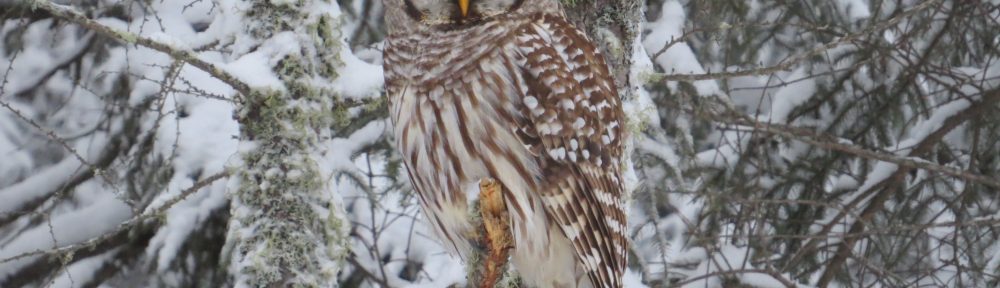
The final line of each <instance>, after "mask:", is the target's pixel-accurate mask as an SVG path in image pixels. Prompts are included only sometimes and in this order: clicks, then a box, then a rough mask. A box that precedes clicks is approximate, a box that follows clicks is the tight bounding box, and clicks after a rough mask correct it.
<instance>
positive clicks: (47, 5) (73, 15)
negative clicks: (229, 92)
mask: <svg viewBox="0 0 1000 288" xmlns="http://www.w3.org/2000/svg"><path fill="white" fill-rule="evenodd" d="M25 2H26V4H27V5H29V7H31V8H32V9H42V10H44V11H46V12H49V13H52V15H54V16H56V17H59V18H60V19H63V20H66V21H69V22H72V23H75V24H77V25H80V26H83V27H84V28H87V29H90V30H93V31H94V32H97V33H98V34H101V35H104V36H106V37H110V38H112V39H115V40H118V41H121V42H125V43H128V44H135V45H139V46H143V47H146V48H150V49H153V50H156V51H160V52H163V53H166V54H168V55H170V57H173V58H174V59H176V60H179V61H183V62H185V63H188V64H191V66H194V67H197V68H198V69H201V70H202V71H205V72H206V73H208V74H209V75H212V77H215V78H216V79H219V80H220V81H222V82H223V83H226V84H227V85H229V86H231V87H233V89H235V90H236V91H237V92H239V93H240V94H242V95H248V94H250V91H251V88H250V85H248V84H247V83H245V82H243V81H242V80H239V79H238V78H236V76H233V75H232V74H230V73H229V72H226V71H225V70H223V69H222V68H219V66H217V65H215V64H212V63H210V62H208V61H205V60H202V59H201V58H199V57H198V55H197V54H195V52H194V51H191V50H188V49H182V48H179V47H174V46H171V45H170V44H166V43H162V42H159V41H156V40H153V39H150V38H147V37H143V36H140V35H136V34H134V33H132V32H128V31H121V30H117V29H114V28H111V27H108V26H107V25H104V24H101V23H98V22H97V21H94V20H92V19H90V18H87V17H86V16H84V15H83V14H80V13H79V12H77V11H75V10H74V9H73V8H71V7H69V6H64V5H59V4H55V3H52V2H50V1H47V0H25Z"/></svg>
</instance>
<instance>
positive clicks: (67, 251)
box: [0, 171, 230, 264]
mask: <svg viewBox="0 0 1000 288" xmlns="http://www.w3.org/2000/svg"><path fill="white" fill-rule="evenodd" d="M229 174H230V173H229V171H223V172H219V173H216V174H215V175H212V176H209V177H208V178H205V179H202V180H201V181H198V182H196V183H194V184H192V185H191V187H189V188H187V189H185V190H183V191H181V193H180V194H179V195H177V197H174V198H171V199H170V200H167V201H166V202H164V203H163V205H160V206H159V207H156V208H155V209H152V210H150V211H147V212H145V213H142V214H140V215H137V216H135V217H132V219H129V220H128V221H125V222H122V223H121V224H118V228H117V229H115V230H114V231H111V232H108V233H105V234H104V235H101V236H98V237H94V238H91V239H90V240H87V241H83V242H80V243H76V244H71V245H66V246H62V247H59V248H56V249H51V250H35V251H30V252H25V253H22V254H18V255H16V256H12V257H9V258H4V259H0V264H3V263H7V262H11V261H16V260H19V259H23V258H27V257H32V256H37V255H55V254H62V255H71V254H72V253H74V252H76V251H77V250H81V249H84V248H88V247H95V246H97V245H98V244H101V243H103V242H105V241H107V240H109V239H111V238H113V237H114V236H115V235H118V234H119V233H121V232H124V231H127V230H129V229H132V228H133V227H134V226H136V225H138V224H139V223H142V221H144V220H146V219H151V218H155V217H159V216H160V215H163V213H164V212H166V211H167V210H168V209H170V208H171V207H173V206H174V205H176V204H177V203H180V202H181V201H183V200H184V199H186V198H187V197H188V196H191V194H194V193H195V192H198V191H200V190H201V188H205V187H206V186H208V185H211V184H212V183H214V182H215V181H217V180H220V179H223V178H226V177H229Z"/></svg>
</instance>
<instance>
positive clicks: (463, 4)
mask: <svg viewBox="0 0 1000 288" xmlns="http://www.w3.org/2000/svg"><path fill="white" fill-rule="evenodd" d="M458 9H461V10H462V18H465V17H467V16H469V0H458Z"/></svg>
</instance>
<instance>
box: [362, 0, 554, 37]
mask: <svg viewBox="0 0 1000 288" xmlns="http://www.w3.org/2000/svg"><path fill="white" fill-rule="evenodd" d="M382 2H383V3H384V5H385V8H386V17H385V20H386V23H387V25H388V28H389V31H390V32H391V31H399V30H409V29H414V28H419V27H433V28H443V29H449V28H454V29H458V28H462V27H469V26H474V25H478V24H481V23H482V22H484V21H489V20H491V19H494V18H495V17H497V16H500V15H509V14H525V15H527V14H532V13H538V12H552V13H556V12H558V11H559V9H558V7H559V6H558V5H559V3H558V1H557V0H383V1H382Z"/></svg>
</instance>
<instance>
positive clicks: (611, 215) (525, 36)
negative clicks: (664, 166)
mask: <svg viewBox="0 0 1000 288" xmlns="http://www.w3.org/2000/svg"><path fill="white" fill-rule="evenodd" d="M516 34H517V35H516V37H517V39H516V43H517V44H516V45H517V46H518V49H519V51H520V53H521V55H522V56H523V57H522V58H521V59H520V63H518V64H519V66H520V67H521V69H523V72H524V73H523V76H522V77H523V79H524V81H523V82H524V83H522V84H523V85H522V86H523V87H522V91H521V92H522V93H523V95H524V98H523V101H522V104H523V106H522V110H523V111H522V113H523V114H524V115H527V116H528V117H527V121H525V122H524V123H520V124H521V125H520V126H519V127H518V128H517V129H518V131H516V135H518V137H520V138H521V140H522V142H523V143H524V144H525V146H527V147H528V148H529V149H530V150H531V151H533V153H535V155H536V157H538V159H539V161H540V167H541V168H542V170H543V172H544V175H543V176H544V179H543V180H542V183H543V184H542V185H541V187H542V189H541V191H538V193H540V194H541V198H542V201H543V203H544V204H545V205H544V206H545V208H546V210H547V211H546V212H547V213H548V214H549V216H550V218H551V219H553V220H554V221H555V222H556V224H557V225H558V226H559V227H560V229H561V230H562V232H563V233H564V234H565V235H566V236H567V237H568V238H569V239H570V240H571V242H572V243H573V245H574V249H575V251H576V255H577V260H578V262H579V263H580V264H581V265H582V266H583V267H584V268H586V269H587V274H588V277H590V280H591V281H592V282H593V283H594V284H595V286H597V287H621V286H622V283H621V277H622V274H623V273H624V270H625V265H626V263H625V262H626V261H625V259H626V258H625V251H626V245H627V243H626V240H625V239H626V238H625V214H624V205H623V203H622V201H623V199H622V198H623V190H624V186H623V183H622V179H621V163H620V161H621V157H622V153H623V152H622V131H623V129H622V123H623V122H622V121H624V113H623V112H622V107H621V103H620V99H619V96H618V94H617V91H616V90H615V86H614V83H613V80H612V78H611V77H610V73H609V72H608V68H607V65H606V64H605V62H604V59H603V58H602V57H603V56H601V55H600V54H599V52H598V51H597V49H596V48H595V47H594V46H593V44H591V43H590V42H589V40H588V39H587V38H586V36H584V35H583V33H581V32H580V31H579V30H577V29H576V28H574V27H573V26H571V25H570V24H569V23H567V22H565V20H564V19H562V18H561V17H557V16H548V15H546V16H539V17H538V19H537V21H535V22H531V23H529V24H526V25H524V26H522V27H521V28H520V30H519V31H518V32H517V33H516Z"/></svg>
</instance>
